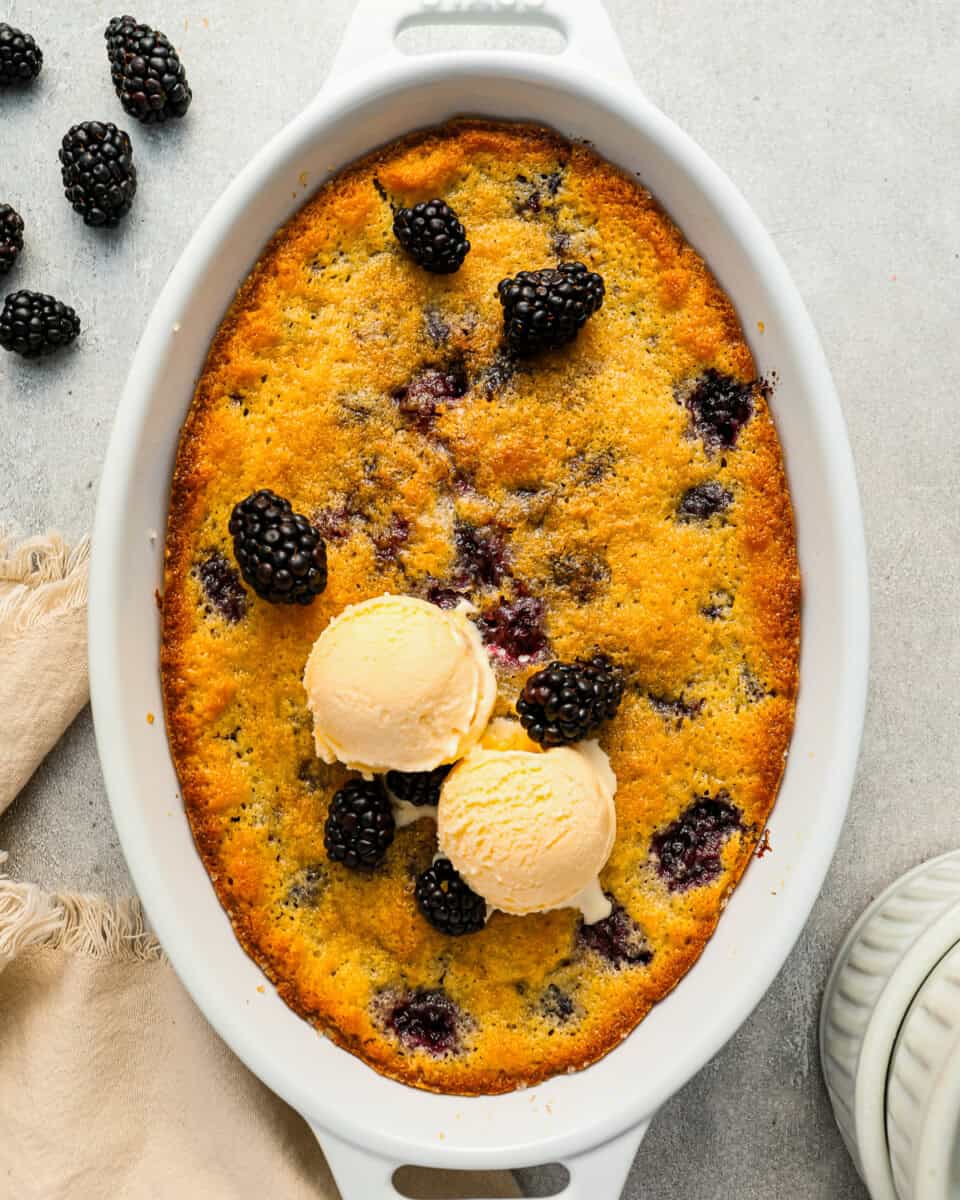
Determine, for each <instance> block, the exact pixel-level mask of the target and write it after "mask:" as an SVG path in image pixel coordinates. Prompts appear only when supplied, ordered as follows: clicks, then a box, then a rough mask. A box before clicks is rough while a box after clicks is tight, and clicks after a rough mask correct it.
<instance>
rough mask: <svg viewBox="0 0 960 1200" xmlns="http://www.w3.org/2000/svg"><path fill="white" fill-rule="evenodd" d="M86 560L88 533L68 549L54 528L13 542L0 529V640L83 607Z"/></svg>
mask: <svg viewBox="0 0 960 1200" xmlns="http://www.w3.org/2000/svg"><path fill="white" fill-rule="evenodd" d="M89 559H90V539H89V537H84V538H82V539H81V540H80V541H79V542H78V543H77V544H76V546H74V547H72V548H71V547H70V546H68V545H67V543H66V542H65V541H64V539H63V537H62V536H61V535H60V534H59V533H56V532H50V533H46V534H43V535H42V536H39V537H32V538H27V539H26V540H25V541H23V542H21V543H20V544H19V545H14V543H13V540H12V538H11V537H10V536H9V535H8V534H5V533H4V532H3V531H2V530H0V638H2V637H9V636H11V635H13V634H18V633H23V632H24V631H25V630H27V629H31V628H33V627H34V626H36V625H40V624H42V623H43V622H44V621H47V620H50V619H51V618H53V617H60V616H63V615H64V614H66V613H68V612H72V611H74V610H75V609H78V608H83V606H84V605H85V604H86V602H87V567H88V565H89Z"/></svg>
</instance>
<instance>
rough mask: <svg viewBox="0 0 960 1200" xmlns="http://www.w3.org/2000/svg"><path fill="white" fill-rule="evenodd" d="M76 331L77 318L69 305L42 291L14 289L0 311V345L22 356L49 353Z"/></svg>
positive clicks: (62, 344) (29, 356)
mask: <svg viewBox="0 0 960 1200" xmlns="http://www.w3.org/2000/svg"><path fill="white" fill-rule="evenodd" d="M79 332H80V318H79V317H78V316H77V314H76V313H75V312H74V310H73V309H72V308H71V307H70V305H69V304H63V303H61V301H59V300H56V299H54V297H53V296H47V295H44V294H43V293H42V292H28V291H25V290H24V291H19V292H13V293H11V294H10V295H9V296H8V297H7V298H6V300H5V301H4V305H3V311H2V312H0V346H2V347H3V348H4V350H12V351H13V352H14V353H15V354H20V355H22V356H23V357H24V358H41V357H42V356H44V355H46V354H52V353H53V352H54V351H55V350H59V349H60V347H61V346H68V345H69V344H70V343H71V342H72V341H73V340H74V338H75V337H76V336H77V334H79Z"/></svg>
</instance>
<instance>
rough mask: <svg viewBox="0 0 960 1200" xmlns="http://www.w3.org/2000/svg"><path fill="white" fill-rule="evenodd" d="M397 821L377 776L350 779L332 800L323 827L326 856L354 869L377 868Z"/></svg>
mask: <svg viewBox="0 0 960 1200" xmlns="http://www.w3.org/2000/svg"><path fill="white" fill-rule="evenodd" d="M395 831H396V824H395V822H394V819H393V809H392V808H391V806H390V800H389V799H388V797H387V794H386V792H385V791H384V790H383V786H382V785H381V784H380V782H379V781H378V780H376V779H373V780H367V779H350V780H348V781H347V783H345V784H344V785H343V787H342V788H341V789H340V790H339V791H338V792H337V793H336V795H335V796H334V797H333V800H332V801H331V802H330V809H329V811H328V813H327V820H326V823H325V824H324V827H323V844H324V846H325V847H326V851H327V857H328V858H330V859H331V860H332V861H333V862H340V863H343V865H344V866H345V867H350V868H351V869H352V870H358V869H362V868H364V867H368V868H369V867H375V866H376V865H377V864H378V863H379V862H382V861H383V856H384V855H385V854H386V852H387V850H389V848H390V844H391V843H392V841H393V835H394V832H395Z"/></svg>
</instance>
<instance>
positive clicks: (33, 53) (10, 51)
mask: <svg viewBox="0 0 960 1200" xmlns="http://www.w3.org/2000/svg"><path fill="white" fill-rule="evenodd" d="M42 66H43V51H42V50H41V49H40V47H39V46H38V45H37V43H36V42H35V41H34V40H33V38H32V37H31V36H30V34H29V33H24V32H23V31H22V30H20V29H14V27H13V26H12V25H8V24H7V23H6V22H5V21H0V90H2V89H3V88H6V87H12V86H13V85H15V84H22V83H29V82H30V80H31V79H36V77H37V76H38V75H39V74H40V68H41V67H42Z"/></svg>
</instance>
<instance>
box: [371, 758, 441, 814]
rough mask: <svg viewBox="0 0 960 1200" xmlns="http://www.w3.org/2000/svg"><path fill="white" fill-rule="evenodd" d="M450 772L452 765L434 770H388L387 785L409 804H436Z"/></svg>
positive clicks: (420, 805)
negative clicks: (442, 785) (441, 787)
mask: <svg viewBox="0 0 960 1200" xmlns="http://www.w3.org/2000/svg"><path fill="white" fill-rule="evenodd" d="M449 774H450V767H449V766H446V765H445V766H442V767H435V768H434V769H433V770H432V771H411V772H406V771H388V772H387V787H388V788H389V789H390V791H391V792H393V794H394V795H395V796H396V798H397V799H398V800H405V801H406V802H407V804H415V805H416V806H417V807H418V808H423V807H425V806H427V805H430V806H436V805H437V804H438V803H439V801H440V786H441V784H442V783H443V781H444V780H445V779H446V777H447V776H448V775H449Z"/></svg>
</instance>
